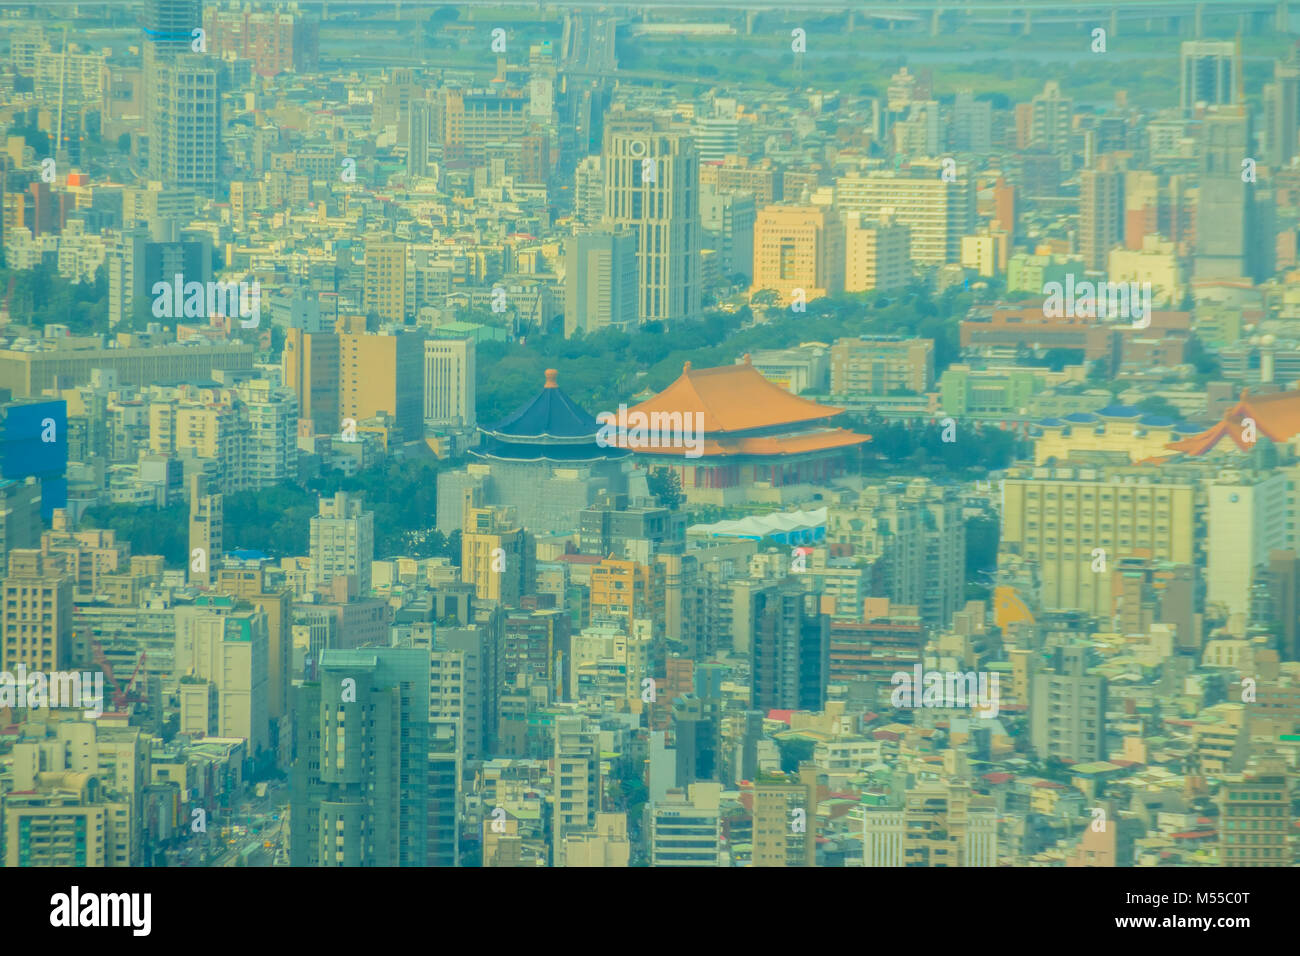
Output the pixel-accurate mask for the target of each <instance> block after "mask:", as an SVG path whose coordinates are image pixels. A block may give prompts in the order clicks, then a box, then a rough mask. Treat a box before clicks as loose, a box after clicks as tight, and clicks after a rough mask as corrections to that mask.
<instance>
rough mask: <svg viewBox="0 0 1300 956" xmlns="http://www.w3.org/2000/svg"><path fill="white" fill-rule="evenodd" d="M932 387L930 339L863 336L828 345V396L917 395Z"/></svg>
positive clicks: (837, 340) (931, 349) (931, 340)
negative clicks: (829, 362) (829, 375)
mask: <svg viewBox="0 0 1300 956" xmlns="http://www.w3.org/2000/svg"><path fill="white" fill-rule="evenodd" d="M933 388H934V340H933V339H905V338H901V337H899V336H877V335H866V336H859V337H858V338H851V339H836V340H835V342H834V344H832V345H831V394H832V395H889V394H891V393H893V392H900V391H902V392H914V393H916V394H918V395H919V394H921V393H923V392H928V391H930V390H931V389H933Z"/></svg>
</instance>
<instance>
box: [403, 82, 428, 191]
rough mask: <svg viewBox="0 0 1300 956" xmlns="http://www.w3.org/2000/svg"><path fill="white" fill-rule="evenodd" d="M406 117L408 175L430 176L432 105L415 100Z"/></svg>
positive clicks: (411, 103) (424, 101) (425, 101)
mask: <svg viewBox="0 0 1300 956" xmlns="http://www.w3.org/2000/svg"><path fill="white" fill-rule="evenodd" d="M407 109H408V110H409V112H408V114H407V117H406V175H408V176H412V177H422V176H428V175H429V122H430V117H431V115H432V105H431V104H430V103H429V101H428V100H416V99H413V100H411V102H410V105H409V106H408V107H407Z"/></svg>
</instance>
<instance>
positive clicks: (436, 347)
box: [424, 335, 478, 428]
mask: <svg viewBox="0 0 1300 956" xmlns="http://www.w3.org/2000/svg"><path fill="white" fill-rule="evenodd" d="M476 342H477V339H475V337H474V336H473V335H467V336H464V337H456V338H432V339H425V342H424V420H425V422H426V423H428V422H433V423H436V424H439V425H454V426H456V427H459V428H473V427H474V425H475V423H476V421H477V417H476V415H475V411H474V403H475V402H476V401H477V400H478V384H477V370H476V363H477V361H478V358H477V352H478V349H477V346H476Z"/></svg>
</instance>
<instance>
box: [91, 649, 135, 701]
mask: <svg viewBox="0 0 1300 956" xmlns="http://www.w3.org/2000/svg"><path fill="white" fill-rule="evenodd" d="M90 647H91V657H92V658H93V659H94V661H95V666H96V667H98V668H99V669H100V670H101V671H103V672H104V679H105V680H106V681H108V683H109V685H110V686H111V687H112V688H113V709H114V710H121V709H122V706H123V705H124V704H126V703H127V702H128V701H130V702H136V703H140V702H143V701H144V700H145V695H144V693H143V692H142V691H138V690H136V689H135V684H136V679H137V678H138V677H139V675H140V668H141V667H143V666H144V662H145V658H146V657H147V656H148V652H147V651H141V652H140V656H139V658H137V659H136V662H135V670H134V671H132V672H131V680H130V682H129V683H128V684H127V686H126V689H123V688H122V685H121V684H119V683H118V681H117V678H116V677H114V676H113V665H111V664H110V663H109V662H108V658H107V657H106V656H105V654H104V645H102V644H100V643H99V640H98V639H97V638H93V637H92V638H91V639H90Z"/></svg>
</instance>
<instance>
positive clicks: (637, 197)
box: [602, 120, 702, 323]
mask: <svg viewBox="0 0 1300 956" xmlns="http://www.w3.org/2000/svg"><path fill="white" fill-rule="evenodd" d="M612 123H613V121H612V120H611V124H612ZM602 155H603V159H604V163H603V165H604V169H605V215H606V216H607V217H608V218H609V219H610V220H611V221H612V222H613V223H614V224H615V225H617V226H625V227H628V228H630V229H631V230H632V231H633V233H634V234H635V235H636V249H637V252H636V255H637V291H638V293H639V303H638V307H637V316H638V318H639V319H640V321H642V322H665V323H673V322H684V321H693V320H695V319H698V318H699V316H700V248H701V238H702V237H701V231H700V204H699V178H700V174H699V157H698V156H697V155H696V151H695V144H694V142H693V141H692V140H691V138H690V137H689V136H686V135H683V134H681V133H675V132H665V131H662V130H660V129H657V128H656V127H655V125H654V124H653V123H652V122H650V121H648V120H646V121H638V120H630V121H622V122H621V123H619V124H618V126H617V127H615V126H614V125H611V126H610V127H608V128H607V130H606V135H605V146H604V151H603V154H602Z"/></svg>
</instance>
